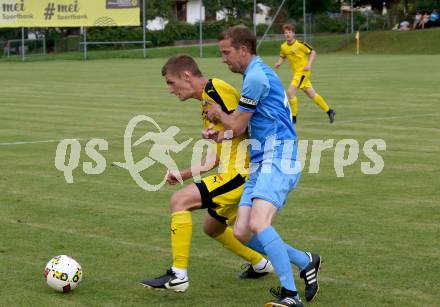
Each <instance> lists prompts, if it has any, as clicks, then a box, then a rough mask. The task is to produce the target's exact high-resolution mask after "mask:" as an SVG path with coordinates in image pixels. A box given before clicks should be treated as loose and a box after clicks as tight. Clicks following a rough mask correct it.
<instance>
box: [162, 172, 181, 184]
mask: <svg viewBox="0 0 440 307" xmlns="http://www.w3.org/2000/svg"><path fill="white" fill-rule="evenodd" d="M165 179H166V181H167V183H168V184H169V185H176V184H177V183H178V182H179V180H178V179H177V177H176V174H175V173H173V172H168V173H167V174H166V175H165Z"/></svg>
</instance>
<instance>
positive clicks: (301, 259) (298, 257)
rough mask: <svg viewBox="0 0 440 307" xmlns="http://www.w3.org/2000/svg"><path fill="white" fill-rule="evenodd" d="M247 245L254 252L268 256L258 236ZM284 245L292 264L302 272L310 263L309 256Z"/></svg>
mask: <svg viewBox="0 0 440 307" xmlns="http://www.w3.org/2000/svg"><path fill="white" fill-rule="evenodd" d="M246 245H247V246H248V247H250V248H252V249H253V250H254V251H257V252H259V253H261V254H264V255H266V252H265V251H264V248H263V246H262V245H261V243H260V241H259V240H258V238H257V236H253V237H252V239H251V240H250V241H249V242H248V243H247V244H246ZM284 245H285V246H286V249H287V254H288V255H289V259H290V262H291V263H293V264H294V265H296V266H297V267H298V268H299V269H300V270H303V269H304V268H305V267H306V266H307V265H308V264H309V263H310V259H309V256H307V255H306V253H305V252H303V251H300V250H298V249H296V248H294V247H292V246H290V245H289V244H286V243H284Z"/></svg>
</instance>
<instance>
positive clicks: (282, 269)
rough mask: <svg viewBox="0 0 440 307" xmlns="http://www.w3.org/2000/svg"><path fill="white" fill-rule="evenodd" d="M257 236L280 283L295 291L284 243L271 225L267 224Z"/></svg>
mask: <svg viewBox="0 0 440 307" xmlns="http://www.w3.org/2000/svg"><path fill="white" fill-rule="evenodd" d="M257 238H258V240H259V241H260V243H261V245H262V246H263V248H264V251H265V254H266V255H267V256H268V257H269V259H270V261H271V262H272V265H273V267H274V269H275V272H276V273H277V275H278V277H279V279H280V283H281V285H282V286H283V287H284V288H286V289H287V290H291V291H296V287H295V281H294V279H293V273H292V266H291V265H290V261H289V255H288V254H287V250H286V245H285V244H284V242H283V240H282V239H281V237H280V236H279V235H278V233H277V232H276V230H275V229H274V228H273V227H272V226H269V227H267V228H266V229H264V230H263V231H261V232H260V233H258V234H257Z"/></svg>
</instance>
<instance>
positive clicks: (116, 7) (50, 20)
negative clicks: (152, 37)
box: [0, 0, 140, 28]
mask: <svg viewBox="0 0 440 307" xmlns="http://www.w3.org/2000/svg"><path fill="white" fill-rule="evenodd" d="M139 2H140V0H0V28H21V27H25V28H28V27H42V28H47V27H110V26H139V25H140V9H139Z"/></svg>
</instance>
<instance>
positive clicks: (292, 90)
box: [287, 87, 296, 99]
mask: <svg viewBox="0 0 440 307" xmlns="http://www.w3.org/2000/svg"><path fill="white" fill-rule="evenodd" d="M295 95H296V88H295V87H289V88H288V89H287V96H289V99H293V97H295Z"/></svg>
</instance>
